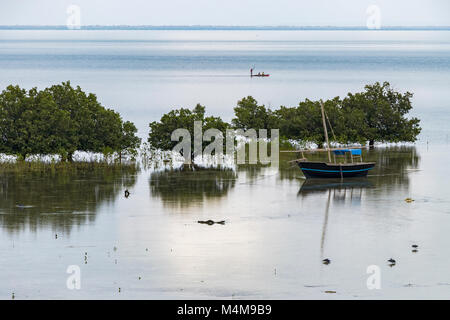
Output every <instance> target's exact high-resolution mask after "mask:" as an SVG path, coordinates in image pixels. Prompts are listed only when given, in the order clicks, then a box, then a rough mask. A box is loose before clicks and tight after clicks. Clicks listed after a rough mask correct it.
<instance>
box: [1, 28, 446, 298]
mask: <svg viewBox="0 0 450 320" xmlns="http://www.w3.org/2000/svg"><path fill="white" fill-rule="evenodd" d="M252 66H255V67H256V68H257V71H264V72H268V73H270V74H271V77H270V78H268V79H250V78H249V77H248V76H247V73H248V69H249V68H250V67H252ZM0 70H1V74H0V86H1V87H2V88H4V87H5V86H6V85H8V84H10V83H14V84H20V85H21V86H25V87H32V86H38V87H39V88H44V87H46V86H49V85H51V84H53V83H57V82H61V81H65V80H71V82H72V83H73V84H77V85H80V86H81V87H82V88H84V89H85V90H88V91H91V92H95V93H96V94H97V95H98V98H99V100H100V101H101V102H102V103H104V104H105V105H107V106H110V107H113V108H115V109H116V110H118V111H119V112H120V113H121V114H122V115H123V117H124V118H125V119H129V120H132V121H134V122H135V123H136V124H137V125H138V128H139V133H140V135H141V136H142V137H145V136H146V135H147V127H148V123H149V122H150V121H153V120H157V119H159V117H160V116H161V114H162V113H163V112H166V111H168V110H170V108H172V107H180V106H184V107H191V106H193V105H195V104H196V103H197V102H200V103H202V104H205V105H206V106H207V111H208V112H209V113H211V114H214V115H220V116H222V117H223V118H224V119H226V120H230V119H231V117H232V108H233V107H234V106H235V104H236V101H237V100H238V99H240V98H242V97H244V96H247V95H253V96H254V97H256V98H257V99H258V100H259V101H260V102H261V103H264V104H266V106H271V107H273V108H276V107H278V106H279V105H295V104H297V103H298V102H299V101H300V100H303V99H305V98H311V99H316V98H329V97H334V96H336V95H345V94H346V93H347V92H348V91H356V90H361V89H362V88H363V86H364V85H365V84H367V83H372V82H374V81H385V80H387V81H390V82H391V84H392V85H393V86H394V87H395V88H398V89H400V90H409V91H411V92H414V93H415V96H414V100H413V103H414V108H415V110H414V115H416V116H419V117H420V118H421V119H422V126H423V133H422V134H421V136H420V140H419V142H418V143H417V144H416V145H415V146H402V147H400V146H398V147H391V148H377V149H376V150H373V151H370V152H366V153H365V154H364V158H365V159H366V160H375V161H377V168H376V170H374V171H373V172H372V173H371V176H369V177H368V178H367V179H363V180H354V181H351V182H350V183H345V184H340V183H339V182H336V181H330V182H327V183H326V184H323V183H321V184H317V183H311V182H309V181H308V182H305V180H304V179H302V174H301V173H300V171H299V169H298V168H296V167H290V165H289V164H288V163H287V161H286V160H289V158H288V156H286V155H285V156H284V157H285V158H283V159H282V160H283V161H282V164H281V166H280V168H279V169H278V170H274V169H270V168H264V167H258V166H240V167H235V168H233V170H222V171H219V170H212V171H211V170H201V171H196V172H183V171H180V170H176V169H174V168H171V167H169V166H166V167H164V166H162V167H161V166H159V167H158V168H157V169H148V170H147V169H144V168H142V169H140V170H137V171H136V172H129V171H127V172H126V173H111V172H109V171H105V172H103V171H98V172H95V173H85V174H82V175H81V174H68V173H66V174H52V173H47V174H42V173H39V174H38V173H34V174H30V173H23V174H13V173H10V172H5V171H3V170H2V171H1V172H0V270H1V271H2V272H1V273H0V298H3V299H11V296H12V293H13V292H14V294H15V298H16V299H35V298H65V299H71V298H75V299H78V298H118V299H119V298H123V299H128V298H236V299H242V298H288V299H290V298H319V299H339V298H399V299H403V298H439V299H442V298H449V297H450V275H449V273H448V270H449V268H450V255H449V254H448V244H449V243H450V237H449V235H448V230H449V228H450V209H449V208H450V206H449V205H450V203H449V202H450V200H449V198H448V197H449V191H448V187H447V186H448V183H447V177H448V176H449V174H450V172H449V169H448V163H449V161H450V154H449V152H448V149H447V148H448V135H449V129H448V123H449V120H450V112H449V110H450V97H449V95H448V85H449V83H450V81H449V80H450V73H449V71H450V32H448V31H387V32H383V31H381V32H367V31H295V32H291V31H74V32H71V31H0ZM126 188H128V189H129V190H130V192H131V196H130V197H129V198H125V197H124V195H123V192H124V190H125V189H126ZM407 197H411V198H413V199H414V200H415V201H414V202H412V203H406V202H405V201H404V199H405V198H407ZM19 204H20V205H21V206H18V205H19ZM208 219H212V220H225V221H226V223H225V225H213V226H208V225H203V224H198V223H197V221H198V220H208ZM56 235H57V237H56ZM415 243H417V244H419V250H418V252H416V253H413V252H411V245H412V244H415ZM86 253H87V258H85V256H86ZM391 257H393V258H394V259H396V260H397V265H396V266H394V267H389V266H388V265H387V262H386V260H387V259H389V258H391ZM323 258H330V259H331V260H332V262H331V264H330V265H328V266H325V265H322V264H321V260H322V259H323ZM69 265H78V266H80V268H81V290H69V289H67V287H66V280H67V277H68V274H67V273H66V269H67V267H68V266H69ZM369 265H378V266H379V267H380V269H381V286H382V288H381V289H380V290H368V289H367V286H366V280H367V277H368V276H369V275H368V274H366V268H367V266H369ZM119 288H121V290H120V292H119ZM327 290H333V291H336V293H335V294H329V293H325V291H327Z"/></svg>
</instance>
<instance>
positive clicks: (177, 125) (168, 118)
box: [148, 104, 229, 151]
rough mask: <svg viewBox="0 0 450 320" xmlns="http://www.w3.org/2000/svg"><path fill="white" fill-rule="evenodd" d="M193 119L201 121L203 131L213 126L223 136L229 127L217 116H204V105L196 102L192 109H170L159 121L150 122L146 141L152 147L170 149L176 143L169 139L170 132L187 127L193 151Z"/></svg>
mask: <svg viewBox="0 0 450 320" xmlns="http://www.w3.org/2000/svg"><path fill="white" fill-rule="evenodd" d="M194 121H202V129H203V132H204V131H206V130H208V129H211V128H215V129H218V130H219V131H221V132H222V133H223V135H224V137H225V131H226V129H227V128H229V124H227V123H226V122H224V121H223V120H222V119H221V118H219V117H212V116H210V117H205V107H204V106H202V105H200V104H197V106H195V108H194V109H192V110H189V109H185V108H180V109H176V110H172V111H170V112H169V113H166V114H164V115H163V116H162V117H161V120H160V121H159V122H158V121H153V122H152V123H150V134H149V137H148V142H149V143H150V145H151V147H152V148H155V149H162V150H171V149H173V147H175V145H176V144H177V143H178V141H171V136H172V132H173V131H175V130H176V129H187V130H188V131H189V133H190V134H191V139H192V151H193V150H194V149H193V148H194V147H193V139H194ZM208 143H209V142H207V143H205V144H208Z"/></svg>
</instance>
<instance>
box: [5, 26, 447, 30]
mask: <svg viewBox="0 0 450 320" xmlns="http://www.w3.org/2000/svg"><path fill="white" fill-rule="evenodd" d="M67 29H68V27H67V26H66V25H48V26H44V25H40V26H33V25H9V26H8V25H0V30H67ZM80 29H81V30H220V31H230V30H231V31H232V30H235V31H239V30H243V31H245V30H247V31H248V30H249V31H252V30H258V31H265V30H271V31H295V30H305V31H308V30H309V31H311V30H317V31H320V30H337V31H357V30H362V31H364V30H368V31H370V30H369V29H368V28H367V26H353V27H352V26H214V25H211V26H208V25H190V26H189V25H187V26H170V25H167V26H151V25H137V26H132V25H109V26H102V25H81V26H80ZM379 30H387V31H422V30H423V31H442V30H450V26H406V27H405V26H382V27H381V29H379Z"/></svg>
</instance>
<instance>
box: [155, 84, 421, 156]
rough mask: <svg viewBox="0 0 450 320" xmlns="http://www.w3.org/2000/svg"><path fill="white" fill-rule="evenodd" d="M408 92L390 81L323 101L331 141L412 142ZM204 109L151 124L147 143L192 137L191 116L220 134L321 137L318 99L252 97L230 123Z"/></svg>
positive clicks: (414, 129)
mask: <svg viewBox="0 0 450 320" xmlns="http://www.w3.org/2000/svg"><path fill="white" fill-rule="evenodd" d="M411 98H412V93H410V92H406V93H400V92H397V91H395V90H394V89H393V88H392V87H391V86H390V84H389V83H388V82H384V83H383V84H380V83H378V82H377V83H375V84H373V85H367V86H365V90H364V92H358V93H355V94H353V93H348V95H347V96H345V97H344V98H340V97H336V98H334V99H330V100H327V101H325V102H324V106H325V111H326V119H327V126H329V127H330V128H331V137H330V140H331V142H334V143H340V144H351V143H360V144H365V143H369V145H371V146H373V145H374V143H375V142H414V141H416V139H417V136H418V134H419V133H420V130H421V128H420V126H419V122H420V120H419V119H417V118H408V117H407V115H408V113H409V111H410V110H411V109H412V104H411ZM204 114H205V107H202V106H200V105H197V107H195V108H194V109H193V110H192V111H191V110H188V109H183V108H181V109H178V110H173V111H170V112H169V113H167V114H165V115H163V117H162V118H161V120H160V121H159V122H156V121H155V122H152V123H150V134H149V138H148V142H149V143H150V144H151V146H152V147H154V148H159V149H162V150H170V149H172V148H173V146H174V145H175V144H176V143H177V142H172V141H170V134H171V132H172V131H173V130H175V129H176V128H187V129H188V130H189V132H190V133H191V136H192V135H193V133H192V131H193V122H194V120H203V123H204V126H203V127H204V128H205V130H206V129H208V128H211V127H215V128H217V129H219V130H220V131H222V132H223V134H224V135H225V130H226V129H227V128H234V129H244V130H247V129H251V128H253V129H268V130H270V129H279V130H280V136H281V140H282V141H281V145H282V146H286V142H287V141H295V142H297V143H302V144H305V143H310V142H312V143H315V144H317V145H319V146H322V144H323V141H324V140H325V137H324V133H323V129H322V117H321V111H320V102H319V101H312V100H309V99H306V100H305V101H302V102H300V103H299V105H298V106H295V107H286V106H281V107H280V108H279V109H277V110H271V109H269V108H266V107H265V106H264V105H258V102H257V101H256V100H255V99H254V98H253V97H251V96H249V97H246V98H243V99H242V100H240V101H238V103H237V106H236V107H235V108H234V118H233V119H232V121H231V124H228V123H226V122H224V121H222V119H220V118H218V117H205V116H204Z"/></svg>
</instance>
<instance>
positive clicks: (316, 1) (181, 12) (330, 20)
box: [0, 0, 450, 26]
mask: <svg viewBox="0 0 450 320" xmlns="http://www.w3.org/2000/svg"><path fill="white" fill-rule="evenodd" d="M70 5H77V6H78V7H79V8H80V18H81V25H227V26H230V25H239V26H260V25H265V26H279V25H284V26H286V25H289V26H365V25H366V21H367V19H368V15H367V13H366V10H367V8H368V7H369V6H370V5H377V6H378V8H379V9H380V13H381V24H382V25H384V26H450V1H448V0H307V1H304V0H190V1H188V0H0V25H66V21H67V19H68V13H67V8H68V7H69V6H70Z"/></svg>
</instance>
